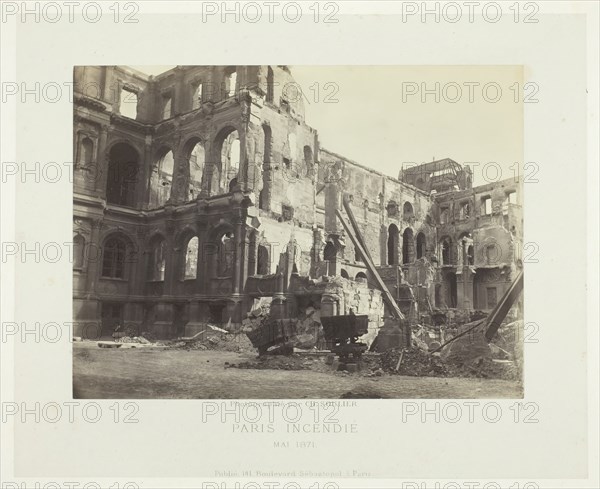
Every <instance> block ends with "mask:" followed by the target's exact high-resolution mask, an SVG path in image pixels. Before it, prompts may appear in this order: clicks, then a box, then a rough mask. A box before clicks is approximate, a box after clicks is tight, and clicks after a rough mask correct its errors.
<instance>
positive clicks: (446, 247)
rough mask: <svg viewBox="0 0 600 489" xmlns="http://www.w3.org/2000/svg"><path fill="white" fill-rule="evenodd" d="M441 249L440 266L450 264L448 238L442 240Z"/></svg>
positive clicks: (450, 246) (450, 248)
mask: <svg viewBox="0 0 600 489" xmlns="http://www.w3.org/2000/svg"><path fill="white" fill-rule="evenodd" d="M441 248H442V265H451V264H452V243H451V242H450V238H443V239H442V242H441Z"/></svg>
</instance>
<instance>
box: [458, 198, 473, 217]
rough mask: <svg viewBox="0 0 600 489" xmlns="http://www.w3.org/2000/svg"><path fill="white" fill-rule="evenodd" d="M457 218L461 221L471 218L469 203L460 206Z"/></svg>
mask: <svg viewBox="0 0 600 489" xmlns="http://www.w3.org/2000/svg"><path fill="white" fill-rule="evenodd" d="M459 217H460V219H461V220H465V219H469V218H470V217H471V203H470V202H462V203H461V204H460V212H459Z"/></svg>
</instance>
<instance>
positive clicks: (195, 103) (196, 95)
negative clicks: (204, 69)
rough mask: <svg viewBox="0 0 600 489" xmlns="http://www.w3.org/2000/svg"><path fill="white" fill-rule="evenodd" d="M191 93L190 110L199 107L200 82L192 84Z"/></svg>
mask: <svg viewBox="0 0 600 489" xmlns="http://www.w3.org/2000/svg"><path fill="white" fill-rule="evenodd" d="M193 90H194V91H193V94H192V110H195V109H199V108H200V107H201V106H202V90H203V86H202V83H201V82H198V83H197V84H195V85H194V86H193Z"/></svg>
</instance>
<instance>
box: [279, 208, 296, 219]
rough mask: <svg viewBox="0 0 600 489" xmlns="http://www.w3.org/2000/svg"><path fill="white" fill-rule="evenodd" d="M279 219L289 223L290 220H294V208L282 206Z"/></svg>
mask: <svg viewBox="0 0 600 489" xmlns="http://www.w3.org/2000/svg"><path fill="white" fill-rule="evenodd" d="M281 217H282V218H283V220H284V221H291V220H292V219H294V208H293V207H292V206H290V205H282V206H281Z"/></svg>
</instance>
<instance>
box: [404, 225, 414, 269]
mask: <svg viewBox="0 0 600 489" xmlns="http://www.w3.org/2000/svg"><path fill="white" fill-rule="evenodd" d="M413 248H414V238H413V231H412V229H410V228H406V229H405V230H404V233H402V263H404V264H407V263H411V262H412V261H413V260H414V256H413V255H414V249H413Z"/></svg>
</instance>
